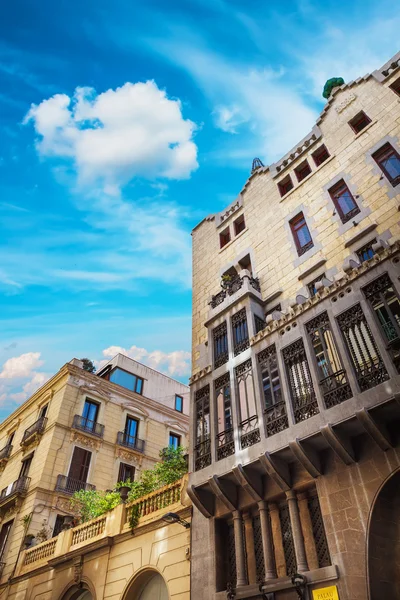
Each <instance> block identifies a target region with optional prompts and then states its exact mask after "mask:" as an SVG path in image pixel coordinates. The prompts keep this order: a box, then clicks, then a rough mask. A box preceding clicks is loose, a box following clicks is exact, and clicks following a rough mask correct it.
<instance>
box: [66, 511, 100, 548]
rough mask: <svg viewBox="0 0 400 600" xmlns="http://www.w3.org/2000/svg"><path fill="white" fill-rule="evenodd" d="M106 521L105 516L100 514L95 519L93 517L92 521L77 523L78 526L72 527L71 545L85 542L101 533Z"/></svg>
mask: <svg viewBox="0 0 400 600" xmlns="http://www.w3.org/2000/svg"><path fill="white" fill-rule="evenodd" d="M106 522H107V516H106V515H102V516H101V517H98V518H97V519H93V520H92V521H88V522H87V523H83V524H82V525H78V527H74V529H73V530H72V546H75V545H76V544H81V543H82V542H86V541H87V540H91V539H92V538H95V537H98V536H99V535H102V534H103V533H104V531H105V529H106Z"/></svg>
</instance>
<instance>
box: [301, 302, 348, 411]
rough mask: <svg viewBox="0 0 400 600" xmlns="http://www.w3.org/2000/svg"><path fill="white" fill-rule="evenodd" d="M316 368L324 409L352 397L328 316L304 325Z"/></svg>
mask: <svg viewBox="0 0 400 600" xmlns="http://www.w3.org/2000/svg"><path fill="white" fill-rule="evenodd" d="M306 330H307V333H308V336H309V338H310V340H311V344H312V347H313V350H314V355H315V360H316V363H317V367H318V375H319V385H320V388H321V391H322V394H323V396H324V401H325V406H326V408H331V407H332V406H336V404H340V403H341V402H343V401H344V400H348V399H349V398H351V396H352V392H351V388H350V385H349V383H348V381H347V376H346V371H345V370H344V369H343V365H342V362H341V360H340V356H339V354H338V351H337V349H336V345H335V341H334V339H333V335H332V331H331V326H330V322H329V318H328V314H327V313H326V312H325V313H322V314H320V315H319V316H318V317H315V319H312V321H309V322H308V323H307V324H306Z"/></svg>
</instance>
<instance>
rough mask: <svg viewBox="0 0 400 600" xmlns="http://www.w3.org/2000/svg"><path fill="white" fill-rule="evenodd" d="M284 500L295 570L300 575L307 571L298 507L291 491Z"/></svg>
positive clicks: (294, 495)
mask: <svg viewBox="0 0 400 600" xmlns="http://www.w3.org/2000/svg"><path fill="white" fill-rule="evenodd" d="M286 498H287V501H288V507H289V515H290V524H291V527H292V536H293V545H294V551H295V554H296V563H297V570H298V571H299V572H300V573H301V572H302V571H308V564H307V557H306V549H305V546H304V538H303V533H302V531H301V523H300V514H299V507H298V505H297V498H296V494H295V493H294V491H293V490H289V491H288V492H286Z"/></svg>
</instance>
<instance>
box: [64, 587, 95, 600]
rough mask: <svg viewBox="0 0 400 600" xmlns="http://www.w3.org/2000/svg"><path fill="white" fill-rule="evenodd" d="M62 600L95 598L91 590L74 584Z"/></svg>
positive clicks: (89, 599) (91, 599) (90, 599)
mask: <svg viewBox="0 0 400 600" xmlns="http://www.w3.org/2000/svg"><path fill="white" fill-rule="evenodd" d="M62 600H94V599H93V595H92V593H91V591H90V590H88V589H82V588H78V587H77V586H73V587H72V588H70V589H69V590H68V592H67V593H66V594H64V596H63V597H62Z"/></svg>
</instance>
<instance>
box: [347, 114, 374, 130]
mask: <svg viewBox="0 0 400 600" xmlns="http://www.w3.org/2000/svg"><path fill="white" fill-rule="evenodd" d="M360 122H361V127H359V124H360ZM348 123H349V125H350V127H351V128H352V130H353V131H354V133H355V134H356V135H357V134H358V133H361V131H363V130H364V129H365V128H366V127H367V126H368V125H369V124H370V123H371V119H370V117H369V116H368V115H367V113H366V112H364V111H363V110H360V111H359V112H358V113H357V114H356V115H354V117H352V118H351V119H350V121H349V122H348Z"/></svg>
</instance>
